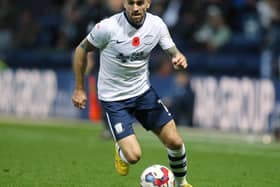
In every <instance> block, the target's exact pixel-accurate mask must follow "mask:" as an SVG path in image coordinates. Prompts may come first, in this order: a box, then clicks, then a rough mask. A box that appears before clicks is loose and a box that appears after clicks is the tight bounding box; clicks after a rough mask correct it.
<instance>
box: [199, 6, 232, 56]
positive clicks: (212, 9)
mask: <svg viewBox="0 0 280 187" xmlns="http://www.w3.org/2000/svg"><path fill="white" fill-rule="evenodd" d="M230 38H231V31H230V28H229V26H228V25H227V24H226V22H225V20H224V17H223V13H222V11H221V9H220V8H219V7H218V6H215V5H210V6H209V7H208V8H207V13H206V19H205V23H204V24H203V25H202V26H201V27H200V29H198V30H197V31H196V32H195V34H194V40H195V42H196V43H197V44H198V46H199V47H202V49H206V50H207V51H209V52H216V51H219V50H220V49H221V48H222V47H223V46H224V45H225V44H227V42H228V41H229V40H230Z"/></svg>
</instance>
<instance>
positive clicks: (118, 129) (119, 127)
mask: <svg viewBox="0 0 280 187" xmlns="http://www.w3.org/2000/svg"><path fill="white" fill-rule="evenodd" d="M114 128H115V131H116V133H117V134H120V133H122V132H123V131H124V129H123V125H122V123H116V124H115V125H114Z"/></svg>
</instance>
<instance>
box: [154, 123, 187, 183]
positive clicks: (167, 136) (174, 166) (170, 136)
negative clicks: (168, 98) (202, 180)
mask: <svg viewBox="0 0 280 187" xmlns="http://www.w3.org/2000/svg"><path fill="white" fill-rule="evenodd" d="M152 131H153V132H154V134H156V135H157V136H158V137H159V139H160V140H161V142H162V143H163V144H164V145H165V146H166V147H167V151H168V159H169V164H170V168H171V170H172V172H173V173H174V176H175V180H176V184H177V186H178V187H192V185H190V184H188V182H187V180H186V176H187V156H186V155H187V153H186V149H185V145H184V142H183V139H182V138H181V136H180V135H179V133H178V131H177V129H176V125H175V122H174V120H171V121H169V122H168V123H166V124H165V125H164V126H162V127H160V128H157V129H155V130H152Z"/></svg>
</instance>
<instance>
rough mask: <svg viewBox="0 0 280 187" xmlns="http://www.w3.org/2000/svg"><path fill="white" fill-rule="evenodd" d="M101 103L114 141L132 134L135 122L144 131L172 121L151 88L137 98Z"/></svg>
mask: <svg viewBox="0 0 280 187" xmlns="http://www.w3.org/2000/svg"><path fill="white" fill-rule="evenodd" d="M101 103H102V105H103V107H104V110H105V112H106V115H107V119H108V124H109V126H110V129H111V132H112V134H113V136H114V138H115V140H116V141H118V140H120V139H122V138H124V137H127V136H129V135H131V134H134V130H133V127H132V125H133V123H134V122H135V121H136V120H138V122H140V123H141V124H142V126H143V127H144V128H145V129H146V130H154V129H159V128H160V127H162V126H164V125H165V124H166V123H168V122H169V121H170V120H172V119H173V118H172V116H171V114H170V113H169V111H168V109H167V107H166V106H165V105H164V104H163V103H162V101H161V100H160V98H159V96H158V95H157V94H156V92H155V91H154V89H153V88H150V89H149V90H148V91H146V92H145V93H143V94H142V95H140V96H137V97H133V98H130V99H125V100H122V101H112V102H107V101H101Z"/></svg>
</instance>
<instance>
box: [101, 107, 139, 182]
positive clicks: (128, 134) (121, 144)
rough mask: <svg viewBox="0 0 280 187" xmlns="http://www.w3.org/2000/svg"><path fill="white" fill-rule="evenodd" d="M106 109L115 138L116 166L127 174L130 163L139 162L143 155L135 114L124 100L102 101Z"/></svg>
mask: <svg viewBox="0 0 280 187" xmlns="http://www.w3.org/2000/svg"><path fill="white" fill-rule="evenodd" d="M102 105H103V106H104V110H105V111H106V116H107V121H108V126H109V128H110V130H111V132H112V136H113V138H114V140H115V142H116V143H115V154H114V157H115V168H116V171H117V173H118V174H119V175H122V176H125V175H127V174H128V171H129V164H134V163H137V162H138V161H139V159H140V157H141V149H140V145H139V143H138V141H137V139H136V136H135V134H134V130H133V127H132V124H133V122H134V120H135V119H134V118H133V115H132V114H131V113H130V112H129V111H128V110H127V108H129V106H127V105H126V103H123V102H102Z"/></svg>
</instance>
